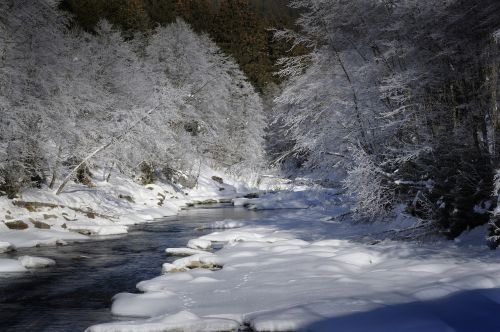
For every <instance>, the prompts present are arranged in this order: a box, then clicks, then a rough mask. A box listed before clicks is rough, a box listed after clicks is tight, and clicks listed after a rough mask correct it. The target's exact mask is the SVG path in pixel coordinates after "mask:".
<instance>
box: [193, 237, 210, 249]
mask: <svg viewBox="0 0 500 332" xmlns="http://www.w3.org/2000/svg"><path fill="white" fill-rule="evenodd" d="M187 247H188V248H191V249H201V250H207V249H210V247H212V242H210V241H209V240H205V239H192V240H189V242H188V244H187Z"/></svg>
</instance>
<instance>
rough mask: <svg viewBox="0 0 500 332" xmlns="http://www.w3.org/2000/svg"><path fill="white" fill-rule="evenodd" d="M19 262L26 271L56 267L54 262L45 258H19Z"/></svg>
mask: <svg viewBox="0 0 500 332" xmlns="http://www.w3.org/2000/svg"><path fill="white" fill-rule="evenodd" d="M18 260H19V262H20V263H21V264H22V265H23V266H24V267H25V268H28V269H36V268H43V267H48V266H53V265H56V261H55V260H53V259H50V258H45V257H34V256H21V257H18Z"/></svg>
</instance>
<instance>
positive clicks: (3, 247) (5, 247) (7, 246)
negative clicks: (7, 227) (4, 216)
mask: <svg viewBox="0 0 500 332" xmlns="http://www.w3.org/2000/svg"><path fill="white" fill-rule="evenodd" d="M11 250H13V247H12V244H11V243H9V242H0V253H4V252H8V251H11Z"/></svg>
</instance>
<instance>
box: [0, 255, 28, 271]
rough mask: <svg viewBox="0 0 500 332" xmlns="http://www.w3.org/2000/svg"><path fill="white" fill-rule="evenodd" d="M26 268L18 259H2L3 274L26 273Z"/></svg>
mask: <svg viewBox="0 0 500 332" xmlns="http://www.w3.org/2000/svg"><path fill="white" fill-rule="evenodd" d="M26 271H27V270H26V268H25V267H24V266H23V265H22V264H21V262H19V261H18V260H17V259H9V258H0V275H1V273H15V272H26Z"/></svg>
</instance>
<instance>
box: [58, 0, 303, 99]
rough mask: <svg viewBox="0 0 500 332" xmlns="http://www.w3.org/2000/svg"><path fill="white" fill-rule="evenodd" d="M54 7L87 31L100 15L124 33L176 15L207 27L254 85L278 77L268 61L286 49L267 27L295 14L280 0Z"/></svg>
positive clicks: (85, 0) (66, 3)
mask: <svg viewBox="0 0 500 332" xmlns="http://www.w3.org/2000/svg"><path fill="white" fill-rule="evenodd" d="M60 7H61V8H62V9H64V10H66V11H68V12H71V13H72V14H74V22H75V23H76V24H78V25H79V26H81V27H83V28H84V29H86V30H87V31H92V30H93V29H94V28H95V26H96V24H97V23H98V22H99V20H101V19H103V18H105V19H107V20H108V21H109V22H111V23H112V24H114V25H117V26H119V27H121V28H122V29H123V30H124V31H125V32H127V33H128V34H129V36H133V34H135V33H137V32H138V31H141V32H144V33H148V31H151V29H152V28H154V27H156V25H158V24H161V25H165V24H169V23H172V22H175V20H176V19H177V18H178V17H180V18H182V19H183V20H185V21H186V22H188V23H189V24H190V25H191V27H192V28H193V29H194V30H195V31H196V32H202V33H203V32H204V33H208V34H209V35H210V37H211V38H212V39H213V40H214V41H215V42H216V43H217V44H218V45H219V47H221V48H222V49H223V50H224V51H225V52H226V53H227V54H229V55H231V56H233V57H234V58H235V59H236V61H237V62H238V64H239V65H240V67H241V68H242V70H243V71H244V72H245V74H246V75H247V76H248V78H249V80H250V81H251V82H253V83H254V85H255V86H256V87H257V88H258V89H260V90H262V89H263V88H264V87H266V86H267V85H268V83H270V82H279V81H280V80H279V77H278V76H276V75H274V74H273V73H274V71H275V67H274V64H275V63H276V61H277V60H278V59H279V58H281V57H282V56H284V55H286V52H287V51H288V50H289V49H290V45H289V44H288V43H286V42H280V41H276V40H275V39H274V38H273V31H271V29H272V28H277V29H283V28H292V27H293V26H294V20H295V17H296V14H295V11H294V10H293V9H291V8H290V7H288V6H287V1H284V0H273V1H256V0H253V1H251V0H167V1H165V0H63V1H62V2H61V5H60ZM297 52H303V50H298V51H297Z"/></svg>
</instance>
